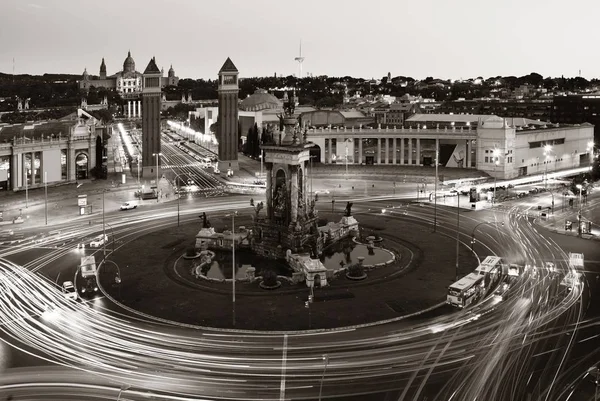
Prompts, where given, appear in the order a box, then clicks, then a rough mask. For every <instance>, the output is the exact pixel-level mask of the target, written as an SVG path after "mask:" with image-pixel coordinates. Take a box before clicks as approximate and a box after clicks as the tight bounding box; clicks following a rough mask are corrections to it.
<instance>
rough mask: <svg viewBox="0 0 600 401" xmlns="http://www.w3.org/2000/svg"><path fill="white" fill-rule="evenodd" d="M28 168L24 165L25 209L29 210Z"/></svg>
mask: <svg viewBox="0 0 600 401" xmlns="http://www.w3.org/2000/svg"><path fill="white" fill-rule="evenodd" d="M28 175H29V167H27V165H25V209H28V208H29V184H28V182H29V177H28Z"/></svg>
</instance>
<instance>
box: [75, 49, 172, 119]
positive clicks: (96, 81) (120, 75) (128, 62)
mask: <svg viewBox="0 0 600 401" xmlns="http://www.w3.org/2000/svg"><path fill="white" fill-rule="evenodd" d="M158 72H159V74H160V75H159V83H160V88H164V87H166V86H177V85H178V84H179V78H178V77H177V76H175V70H174V69H173V65H171V67H170V68H169V71H168V75H167V76H166V77H165V76H164V69H163V70H160V69H159V70H158ZM142 80H143V74H142V73H140V72H138V71H136V70H135V61H134V59H133V57H132V56H131V52H128V53H127V57H126V58H125V61H123V70H122V71H119V72H117V73H115V74H113V75H110V76H107V75H106V64H105V62H104V58H102V63H101V64H100V74H99V76H98V77H94V76H91V75H90V74H89V73H88V72H87V68H86V69H85V70H84V71H83V75H82V79H81V81H79V89H80V90H82V91H83V92H87V91H88V90H89V89H90V87H92V86H93V87H96V88H107V89H113V90H115V91H116V92H117V93H118V94H119V95H120V96H121V97H122V98H123V99H124V100H125V103H124V105H123V114H124V115H125V116H126V117H127V118H141V116H142V101H141V93H142V89H143V85H142V84H143V82H142Z"/></svg>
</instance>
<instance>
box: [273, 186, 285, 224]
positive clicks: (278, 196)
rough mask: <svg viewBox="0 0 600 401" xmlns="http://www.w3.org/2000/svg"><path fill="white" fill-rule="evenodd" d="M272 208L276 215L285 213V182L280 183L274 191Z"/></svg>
mask: <svg viewBox="0 0 600 401" xmlns="http://www.w3.org/2000/svg"><path fill="white" fill-rule="evenodd" d="M273 208H274V210H275V213H276V214H277V215H279V216H284V215H285V212H286V211H287V193H286V190H285V184H281V185H280V186H279V187H278V188H277V190H276V191H275V196H274V197H273Z"/></svg>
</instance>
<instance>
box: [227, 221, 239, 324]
mask: <svg viewBox="0 0 600 401" xmlns="http://www.w3.org/2000/svg"><path fill="white" fill-rule="evenodd" d="M236 214H237V210H236V211H235V212H233V213H230V214H226V215H225V217H229V216H231V258H232V263H231V270H232V273H231V283H232V288H233V289H232V292H231V293H232V309H231V312H232V316H233V326H234V327H235V215H236Z"/></svg>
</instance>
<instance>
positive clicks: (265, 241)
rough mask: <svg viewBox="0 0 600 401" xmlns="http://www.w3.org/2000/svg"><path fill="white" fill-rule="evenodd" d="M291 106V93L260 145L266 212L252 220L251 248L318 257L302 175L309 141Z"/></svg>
mask: <svg viewBox="0 0 600 401" xmlns="http://www.w3.org/2000/svg"><path fill="white" fill-rule="evenodd" d="M286 98H287V94H286V97H285V98H284V100H285V99H286ZM294 106H295V98H294V95H292V96H290V97H289V98H288V100H287V102H284V112H283V114H280V115H279V116H278V117H279V121H280V123H279V130H278V131H276V132H274V133H273V135H272V139H271V140H270V141H266V142H265V143H264V144H263V145H261V149H262V150H263V151H264V158H265V167H266V186H267V190H266V198H267V199H266V215H265V216H264V217H263V218H257V219H256V220H255V222H254V238H253V245H252V248H253V250H254V251H255V252H256V253H257V254H259V255H262V256H265V257H268V258H277V259H279V258H285V257H286V250H287V249H289V250H291V251H292V253H311V254H312V257H318V256H319V255H320V254H321V252H322V249H323V241H322V239H321V237H320V235H319V229H318V227H317V212H316V210H315V202H314V200H313V199H309V196H308V180H307V179H306V177H307V172H308V164H309V161H310V151H309V148H310V147H311V146H312V143H308V142H307V141H306V139H305V137H304V136H303V135H302V133H301V131H300V125H299V123H298V120H297V118H296V117H295V116H294Z"/></svg>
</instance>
